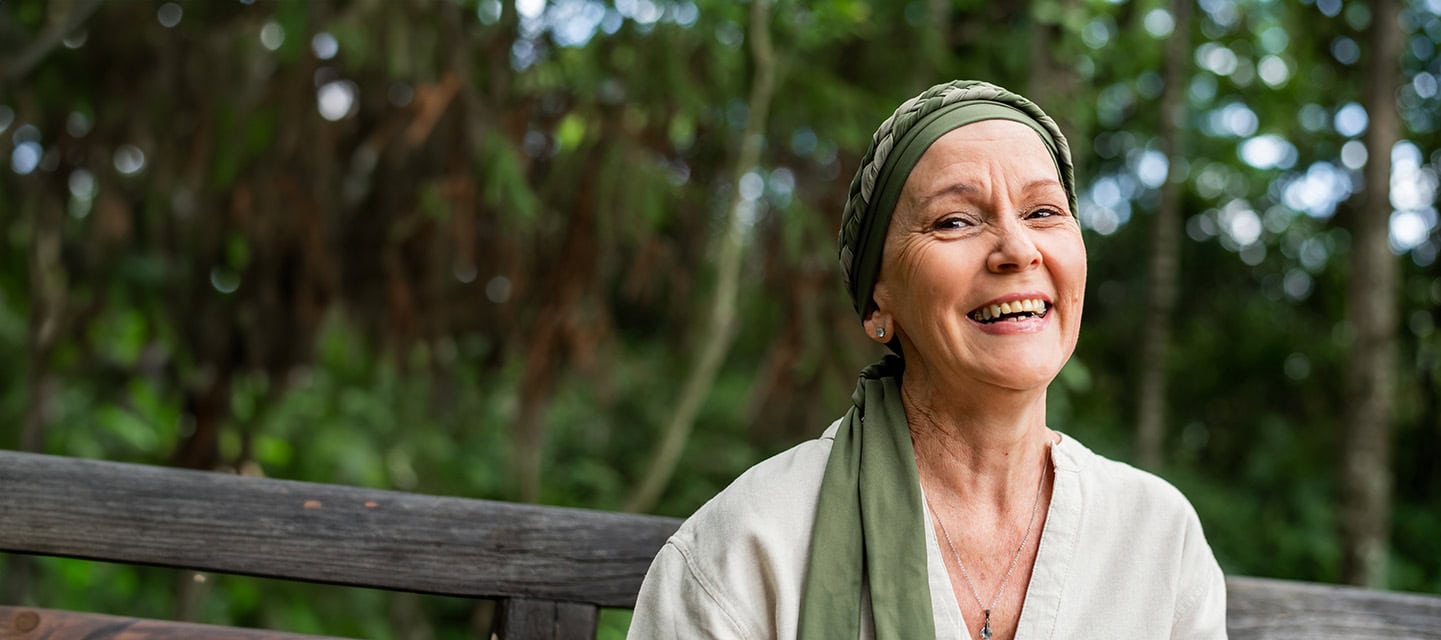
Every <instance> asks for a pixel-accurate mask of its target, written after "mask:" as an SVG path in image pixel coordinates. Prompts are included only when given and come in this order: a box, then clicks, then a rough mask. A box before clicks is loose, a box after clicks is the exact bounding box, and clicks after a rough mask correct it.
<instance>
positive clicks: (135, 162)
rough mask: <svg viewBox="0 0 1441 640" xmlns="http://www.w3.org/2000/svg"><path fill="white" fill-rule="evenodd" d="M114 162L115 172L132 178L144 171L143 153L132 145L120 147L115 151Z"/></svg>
mask: <svg viewBox="0 0 1441 640" xmlns="http://www.w3.org/2000/svg"><path fill="white" fill-rule="evenodd" d="M114 162H115V170H116V171H119V172H120V173H121V174H122V175H127V176H133V175H135V174H137V173H140V171H141V170H143V169H145V152H144V151H141V150H140V148H139V147H137V146H135V145H133V144H126V145H121V146H120V148H119V149H116V150H115V159H114Z"/></svg>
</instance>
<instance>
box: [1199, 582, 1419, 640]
mask: <svg viewBox="0 0 1441 640" xmlns="http://www.w3.org/2000/svg"><path fill="white" fill-rule="evenodd" d="M1226 591H1227V593H1226V603H1227V607H1226V627H1227V630H1228V631H1229V633H1230V636H1231V637H1232V638H1253V639H1256V640H1303V639H1304V640H1329V639H1332V638H1336V639H1340V638H1348V639H1349V638H1386V639H1387V640H1441V598H1438V597H1435V596H1424V595H1417V594H1408V593H1396V592H1392V591H1371V590H1367V589H1357V588H1355V587H1342V586H1335V585H1323V584H1309V583H1304V582H1289V581H1285V580H1268V579H1264V578H1243V577H1231V578H1227V579H1226Z"/></svg>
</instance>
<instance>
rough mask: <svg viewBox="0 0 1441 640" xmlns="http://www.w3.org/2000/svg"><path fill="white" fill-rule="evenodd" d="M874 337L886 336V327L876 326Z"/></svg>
mask: <svg viewBox="0 0 1441 640" xmlns="http://www.w3.org/2000/svg"><path fill="white" fill-rule="evenodd" d="M876 337H877V338H884V337H886V328H885V327H876Z"/></svg>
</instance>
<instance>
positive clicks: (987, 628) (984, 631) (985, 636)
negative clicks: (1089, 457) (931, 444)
mask: <svg viewBox="0 0 1441 640" xmlns="http://www.w3.org/2000/svg"><path fill="white" fill-rule="evenodd" d="M1046 449H1047V456H1046V458H1047V464H1049V460H1050V455H1049V452H1050V444H1049V443H1047V445H1046ZM1045 486H1046V468H1045V467H1041V478H1040V480H1038V481H1036V497H1035V499H1034V500H1032V501H1031V519H1030V520H1028V521H1027V522H1026V533H1024V534H1022V535H1021V544H1020V546H1018V547H1016V553H1015V554H1013V555H1012V556H1011V566H1009V567H1007V568H1006V575H1005V576H1003V577H1001V585H1000V586H999V587H997V588H996V595H995V596H994V597H992V598H991V605H990V606H986V605H985V604H983V603H982V602H981V594H980V593H977V592H976V583H974V582H971V574H970V573H969V572H967V571H966V563H964V562H961V554H960V552H958V551H956V544H955V543H954V542H951V534H950V532H949V531H946V525H945V524H942V523H941V516H940V514H938V513H936V506H935V505H934V504H931V498H930V496H926V507H927V508H929V509H930V510H931V517H932V518H935V520H936V527H938V528H939V529H940V530H941V535H942V536H943V537H945V539H946V546H947V547H950V549H951V555H953V556H955V557H956V565H957V566H959V567H960V568H961V577H962V578H964V579H965V581H966V586H967V587H970V588H971V597H972V598H975V599H976V606H978V607H980V608H981V611H983V612H984V613H985V615H986V621H985V624H984V625H982V626H981V632H980V634H979V636H978V637H979V638H980V639H981V640H991V610H993V609H995V608H996V603H997V602H1000V600H1001V594H1003V593H1005V592H1006V584H1008V583H1009V582H1010V581H1011V572H1013V571H1015V570H1016V563H1017V562H1018V561H1020V559H1021V550H1022V549H1025V548H1026V541H1027V540H1030V539H1031V528H1032V527H1034V526H1035V524H1036V512H1038V511H1040V507H1041V488H1042V487H1045Z"/></svg>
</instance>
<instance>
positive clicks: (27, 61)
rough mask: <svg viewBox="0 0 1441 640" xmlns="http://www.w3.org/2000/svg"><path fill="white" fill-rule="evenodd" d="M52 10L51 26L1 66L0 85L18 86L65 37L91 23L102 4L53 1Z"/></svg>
mask: <svg viewBox="0 0 1441 640" xmlns="http://www.w3.org/2000/svg"><path fill="white" fill-rule="evenodd" d="M50 7H51V10H52V11H51V14H50V22H49V24H48V25H46V27H45V30H44V31H41V32H40V34H39V35H37V36H35V39H34V40H31V41H30V42H29V44H26V45H25V46H24V47H23V48H22V49H21V50H20V53H18V54H16V56H15V57H14V58H11V59H10V60H6V61H4V62H0V83H5V84H8V83H11V82H16V81H19V80H20V79H21V78H24V77H25V76H26V75H27V74H29V73H30V71H31V70H32V69H34V68H35V65H38V64H40V61H41V60H44V59H45V56H46V55H49V53H50V52H51V51H52V50H54V49H55V47H57V46H60V43H61V42H63V41H64V40H65V37H66V36H68V35H69V34H70V33H71V32H73V31H75V29H76V28H78V27H79V26H80V25H81V24H83V23H84V22H85V21H86V20H88V19H90V16H91V14H94V13H95V10H96V9H98V8H100V0H69V1H68V2H67V1H65V0H54V2H52V3H51V5H50Z"/></svg>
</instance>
